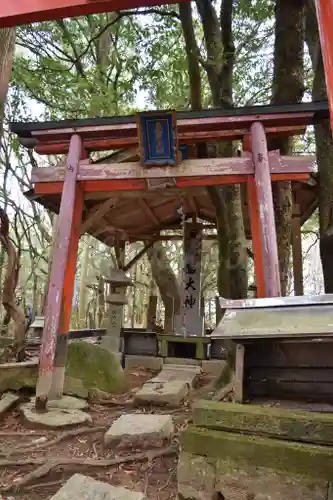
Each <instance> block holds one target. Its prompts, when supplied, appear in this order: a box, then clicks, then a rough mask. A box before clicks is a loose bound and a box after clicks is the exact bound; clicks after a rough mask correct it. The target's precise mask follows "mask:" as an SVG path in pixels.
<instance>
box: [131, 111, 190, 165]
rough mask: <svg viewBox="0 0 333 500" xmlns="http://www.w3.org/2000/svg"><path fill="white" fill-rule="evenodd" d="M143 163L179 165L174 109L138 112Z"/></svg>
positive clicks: (141, 160) (140, 151) (140, 152)
mask: <svg viewBox="0 0 333 500" xmlns="http://www.w3.org/2000/svg"><path fill="white" fill-rule="evenodd" d="M137 126H138V139H139V154H140V162H141V165H144V166H168V165H171V166H173V165H178V164H179V163H180V159H181V156H182V155H181V153H180V151H179V149H178V138H177V124H176V114H175V112H174V111H156V112H155V111H150V112H144V113H138V114H137Z"/></svg>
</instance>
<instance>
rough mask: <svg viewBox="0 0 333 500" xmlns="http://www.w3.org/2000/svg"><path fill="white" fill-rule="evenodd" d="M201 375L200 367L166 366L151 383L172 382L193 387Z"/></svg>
mask: <svg viewBox="0 0 333 500" xmlns="http://www.w3.org/2000/svg"><path fill="white" fill-rule="evenodd" d="M200 373H201V367H200V366H191V365H164V366H163V370H162V371H161V372H160V373H159V374H158V375H157V376H156V377H154V378H152V379H150V380H149V381H148V383H150V382H152V383H153V382H172V381H175V380H177V381H182V382H186V383H187V384H189V385H190V386H191V387H193V385H194V383H195V381H196V379H197V378H198V376H199V375H200Z"/></svg>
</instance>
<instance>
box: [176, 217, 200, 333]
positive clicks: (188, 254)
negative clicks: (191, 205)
mask: <svg viewBox="0 0 333 500" xmlns="http://www.w3.org/2000/svg"><path fill="white" fill-rule="evenodd" d="M201 253H202V225H201V224H199V223H197V222H195V221H193V222H185V224H184V269H183V287H182V304H181V307H182V311H181V316H182V334H183V335H184V336H190V335H195V336H201V335H203V318H202V317H201V315H200V311H201Z"/></svg>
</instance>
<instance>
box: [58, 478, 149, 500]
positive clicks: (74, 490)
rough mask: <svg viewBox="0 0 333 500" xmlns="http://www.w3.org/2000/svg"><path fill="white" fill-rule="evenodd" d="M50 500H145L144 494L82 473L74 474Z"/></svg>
mask: <svg viewBox="0 0 333 500" xmlns="http://www.w3.org/2000/svg"><path fill="white" fill-rule="evenodd" d="M50 500H146V496H145V495H144V493H140V492H136V491H130V490H127V489H125V488H122V487H115V486H111V484H107V483H102V482H101V481H96V479H93V478H91V477H88V476H84V475H82V474H74V476H72V477H71V478H70V479H69V480H68V481H67V483H66V484H64V485H63V486H62V488H60V490H59V491H58V492H57V493H56V494H55V495H53V497H52V498H51V499H50Z"/></svg>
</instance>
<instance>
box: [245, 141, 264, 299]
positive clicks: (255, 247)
mask: <svg viewBox="0 0 333 500" xmlns="http://www.w3.org/2000/svg"><path fill="white" fill-rule="evenodd" d="M243 150H244V151H248V152H252V141H251V136H245V137H244V138H243ZM247 198H248V211H249V218H250V224H251V237H252V251H253V260H254V262H253V263H254V273H255V277H256V285H257V297H258V298H260V297H265V283H264V264H263V258H262V243H261V234H260V215H259V203H258V196H257V190H256V185H255V181H254V179H253V178H249V179H248V181H247Z"/></svg>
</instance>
